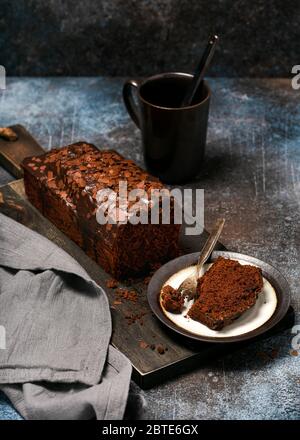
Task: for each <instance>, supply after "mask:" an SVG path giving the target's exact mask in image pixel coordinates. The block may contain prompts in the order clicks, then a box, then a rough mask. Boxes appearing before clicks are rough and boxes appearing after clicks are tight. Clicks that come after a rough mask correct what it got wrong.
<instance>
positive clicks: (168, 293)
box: [161, 285, 184, 313]
mask: <svg viewBox="0 0 300 440" xmlns="http://www.w3.org/2000/svg"><path fill="white" fill-rule="evenodd" d="M161 299H162V305H163V307H164V308H165V309H166V310H167V311H168V312H171V313H181V310H182V307H183V304H184V298H183V296H182V295H181V294H180V293H179V292H178V291H177V290H176V289H174V288H173V287H172V286H169V285H167V286H164V287H163V288H162V290H161Z"/></svg>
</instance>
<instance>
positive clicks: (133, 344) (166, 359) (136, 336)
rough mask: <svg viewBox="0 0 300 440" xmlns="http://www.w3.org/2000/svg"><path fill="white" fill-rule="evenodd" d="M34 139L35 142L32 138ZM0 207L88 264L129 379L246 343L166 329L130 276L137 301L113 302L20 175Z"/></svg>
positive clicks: (143, 380)
mask: <svg viewBox="0 0 300 440" xmlns="http://www.w3.org/2000/svg"><path fill="white" fill-rule="evenodd" d="M20 132H22V133H21V134H22V135H24V136H25V137H26V140H27V141H28V139H29V137H28V133H26V131H24V129H22V130H21V131H20ZM29 136H30V135H29ZM30 137H31V136H30ZM21 141H22V139H21V138H20V139H19V143H21ZM34 143H35V144H36V142H35V141H34ZM0 144H1V142H0ZM29 144H30V142H29ZM23 147H24V146H23ZM23 147H22V155H20V156H18V154H14V159H13V160H10V163H11V165H10V170H11V171H13V172H14V170H17V175H18V172H19V169H20V168H19V161H18V157H22V156H23V154H24V148H23ZM27 147H28V144H27ZM29 147H30V145H29ZM39 148H40V147H39ZM34 149H35V153H32V149H31V147H30V148H29V150H30V153H29V154H28V155H31V154H40V152H41V149H40V150H39V153H38V150H37V149H36V146H35V147H34ZM25 154H26V153H25ZM0 155H1V151H0ZM23 157H24V156H23ZM23 157H22V158H23ZM0 212H2V213H3V214H5V215H7V216H9V217H11V218H13V219H14V220H16V221H18V222H20V223H22V224H23V225H25V226H27V227H29V228H31V229H33V230H35V231H37V232H39V233H40V234H42V235H44V236H45V237H47V238H48V239H49V240H51V241H53V242H55V243H56V244H57V245H58V246H60V247H61V248H63V249H64V250H65V251H66V252H68V253H69V254H70V255H72V257H74V258H75V259H76V260H77V261H78V262H79V263H80V264H81V265H82V266H83V267H84V268H85V269H86V271H87V272H88V273H89V274H90V276H91V277H92V278H93V279H94V280H95V281H96V282H97V283H98V284H99V285H100V286H102V287H103V288H104V290H105V291H106V293H107V296H108V298H109V301H110V305H111V312H112V320H113V335H112V344H113V345H114V346H115V347H116V348H117V349H119V350H120V351H121V352H122V353H124V354H125V355H126V356H127V357H128V358H129V359H130V361H131V363H132V365H133V379H134V380H135V382H136V383H137V384H138V385H140V386H141V387H142V388H149V387H151V386H154V385H156V384H158V383H161V382H162V381H164V380H165V379H168V378H171V377H172V376H175V375H179V374H181V373H183V372H186V371H188V370H189V369H191V368H195V367H198V366H200V365H203V363H204V362H205V361H206V360H207V359H208V358H210V357H212V356H220V355H222V354H224V353H228V352H230V351H232V350H235V349H237V348H240V347H241V346H244V345H245V344H247V343H248V342H246V343H243V344H241V343H239V344H210V343H199V342H193V341H190V340H189V339H186V338H183V337H180V336H179V335H177V334H175V333H174V332H172V331H170V330H168V329H166V328H165V327H163V326H162V324H160V322H159V321H158V320H157V319H156V318H155V316H153V315H152V313H151V311H150V308H149V306H148V303H147V299H146V289H147V287H146V285H145V284H144V282H143V280H142V279H139V280H135V281H131V282H130V286H129V287H130V288H131V289H134V290H136V291H137V292H138V301H137V302H131V301H123V302H122V303H121V304H115V300H116V296H115V293H114V290H113V289H108V288H107V287H106V281H107V280H108V279H109V278H110V276H109V275H108V274H106V273H105V272H104V271H103V270H102V269H101V267H99V266H98V265H97V264H96V263H95V262H94V261H93V260H91V259H90V258H89V257H88V256H87V255H86V254H85V253H84V252H83V251H82V250H81V249H80V248H79V247H78V246H77V245H76V244H75V243H73V242H72V241H71V240H70V239H69V238H68V237H66V236H65V235H64V234H63V233H62V232H61V231H59V230H58V229H57V228H56V227H55V226H54V225H53V224H52V223H51V222H49V221H48V220H47V219H46V218H44V217H43V216H42V215H41V214H40V212H39V211H37V210H36V209H35V208H34V207H33V206H32V205H31V204H30V203H29V202H28V200H27V199H26V195H25V193H24V185H23V180H22V179H20V180H17V181H14V182H12V183H10V184H8V185H5V186H3V187H1V188H0ZM206 237H207V233H206V232H204V233H203V234H202V235H201V236H200V237H197V238H195V237H193V236H189V237H185V236H184V235H182V237H181V248H182V249H183V250H184V252H186V253H188V252H195V251H198V250H199V249H200V248H201V245H202V244H203V243H204V241H205V239H206ZM221 248H222V245H219V249H221ZM120 287H122V285H120ZM126 287H128V285H127V286H126ZM143 313H144V315H143V317H142V319H141V320H137V321H135V322H134V323H132V324H130V325H129V324H128V319H126V316H128V315H132V314H134V315H140V314H143ZM292 322H293V312H292V310H291V311H290V312H289V313H288V315H287V317H286V318H285V319H284V320H283V321H282V322H281V323H280V324H279V325H278V326H277V328H275V329H273V331H272V333H273V332H276V331H279V330H282V329H284V328H287V327H289V326H291V325H292ZM272 333H269V334H268V335H264V337H266V336H270V334H272ZM87 343H88V341H87ZM141 343H142V344H141ZM143 343H147V344H149V345H151V344H155V345H156V346H157V345H158V344H160V345H162V346H163V347H164V348H167V351H165V353H164V354H159V353H158V351H157V350H152V349H151V348H150V347H147V348H143Z"/></svg>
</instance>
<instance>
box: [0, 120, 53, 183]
mask: <svg viewBox="0 0 300 440" xmlns="http://www.w3.org/2000/svg"><path fill="white" fill-rule="evenodd" d="M9 128H11V129H12V130H13V131H14V132H15V133H16V134H17V135H18V139H17V140H16V141H8V140H5V139H2V138H0V164H1V165H2V166H3V167H4V168H6V169H7V171H9V172H10V173H11V174H12V175H13V176H15V177H17V178H21V177H23V170H22V168H21V166H20V164H21V162H22V161H23V159H24V158H25V157H28V156H39V155H40V154H43V153H45V150H44V149H43V148H42V147H41V146H40V145H39V143H38V142H37V141H36V140H35V139H34V138H33V137H32V136H31V134H30V133H28V131H27V130H26V128H24V127H23V126H22V125H19V124H18V125H12V126H11V127H9Z"/></svg>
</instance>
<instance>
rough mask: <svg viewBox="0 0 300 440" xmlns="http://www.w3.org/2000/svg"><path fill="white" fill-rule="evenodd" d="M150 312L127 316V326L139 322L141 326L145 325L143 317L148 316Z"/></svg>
mask: <svg viewBox="0 0 300 440" xmlns="http://www.w3.org/2000/svg"><path fill="white" fill-rule="evenodd" d="M147 313H148V312H141V313H131V314H130V315H126V316H125V319H126V320H127V324H128V325H131V324H135V323H136V322H138V323H139V324H141V325H143V317H144V316H145V315H147Z"/></svg>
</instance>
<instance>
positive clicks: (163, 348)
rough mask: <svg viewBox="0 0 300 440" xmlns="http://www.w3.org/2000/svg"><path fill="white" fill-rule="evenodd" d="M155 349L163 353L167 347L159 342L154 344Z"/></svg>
mask: <svg viewBox="0 0 300 440" xmlns="http://www.w3.org/2000/svg"><path fill="white" fill-rule="evenodd" d="M156 351H157V352H158V353H159V354H165V352H166V351H167V348H166V347H164V346H163V345H161V344H159V345H157V346H156Z"/></svg>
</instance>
